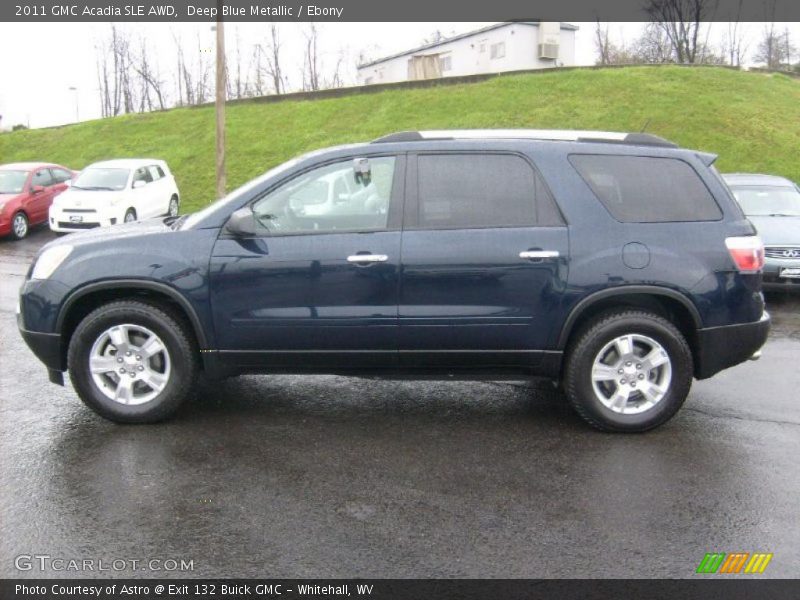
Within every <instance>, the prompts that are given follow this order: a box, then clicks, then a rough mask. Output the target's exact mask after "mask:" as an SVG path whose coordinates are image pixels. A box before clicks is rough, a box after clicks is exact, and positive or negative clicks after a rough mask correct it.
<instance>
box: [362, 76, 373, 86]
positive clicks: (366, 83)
mask: <svg viewBox="0 0 800 600" xmlns="http://www.w3.org/2000/svg"><path fill="white" fill-rule="evenodd" d="M371 83H372V77H367V78H366V79H365V80H364V85H370V84H371Z"/></svg>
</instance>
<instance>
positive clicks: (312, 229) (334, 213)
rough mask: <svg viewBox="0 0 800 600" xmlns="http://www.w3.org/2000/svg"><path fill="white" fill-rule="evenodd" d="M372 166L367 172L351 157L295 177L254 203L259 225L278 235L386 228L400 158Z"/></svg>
mask: <svg viewBox="0 0 800 600" xmlns="http://www.w3.org/2000/svg"><path fill="white" fill-rule="evenodd" d="M358 160H359V161H364V159H358ZM360 164H362V165H363V162H362V163H360ZM368 165H369V168H368V170H367V171H366V172H365V171H364V169H360V168H356V163H355V162H354V161H353V160H347V161H342V162H337V163H334V164H331V165H326V166H324V167H320V168H317V169H313V170H312V171H308V172H306V173H304V174H302V175H299V176H298V177H295V178H294V179H292V180H291V181H289V182H288V183H285V184H284V185H282V186H280V187H279V188H278V189H276V190H274V191H272V192H270V193H269V194H267V195H266V196H264V197H263V198H262V199H260V200H258V201H257V202H256V203H255V204H254V205H253V212H254V213H255V217H256V222H257V224H258V226H259V227H260V228H262V229H263V230H264V232H265V233H272V234H293V233H317V232H318V233H330V232H335V231H379V230H382V229H386V227H387V224H388V219H389V203H390V200H391V195H392V185H393V182H394V171H395V158H394V157H378V158H370V159H368Z"/></svg>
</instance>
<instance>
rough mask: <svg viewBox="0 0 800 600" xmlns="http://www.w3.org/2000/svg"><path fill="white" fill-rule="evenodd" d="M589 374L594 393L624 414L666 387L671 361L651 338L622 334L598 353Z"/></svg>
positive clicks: (651, 402)
mask: <svg viewBox="0 0 800 600" xmlns="http://www.w3.org/2000/svg"><path fill="white" fill-rule="evenodd" d="M591 377H592V388H593V390H594V394H595V396H596V397H597V399H598V400H599V401H600V402H601V403H602V404H603V405H604V406H605V407H606V408H608V409H610V410H612V411H614V412H615V413H619V414H624V415H632V414H640V413H643V412H645V411H647V410H650V409H651V408H653V407H654V406H655V405H656V404H658V403H659V402H660V401H661V400H662V399H663V398H664V396H665V395H666V394H667V392H668V391H669V386H670V383H671V381H672V363H671V361H670V358H669V355H668V354H667V351H666V350H665V349H664V347H663V346H662V345H661V344H659V343H658V342H657V341H655V340H654V339H653V338H651V337H648V336H645V335H639V334H629V335H622V336H619V337H617V338H615V339H613V340H611V341H610V342H609V343H607V344H606V345H605V346H603V348H602V349H601V350H600V352H598V353H597V356H596V357H595V359H594V363H593V365H592V373H591Z"/></svg>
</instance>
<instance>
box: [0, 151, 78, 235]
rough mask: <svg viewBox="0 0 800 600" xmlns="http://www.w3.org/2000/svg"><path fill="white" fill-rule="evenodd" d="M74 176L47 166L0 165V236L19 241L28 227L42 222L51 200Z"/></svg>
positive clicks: (57, 168)
mask: <svg viewBox="0 0 800 600" xmlns="http://www.w3.org/2000/svg"><path fill="white" fill-rule="evenodd" d="M74 175H75V173H74V172H73V171H71V170H70V169H68V168H66V167H62V166H61V165H53V164H49V163H12V164H10V165H0V236H5V235H11V236H12V237H13V238H16V239H18V240H21V239H22V238H24V237H25V236H26V235H28V229H29V228H30V226H31V225H36V224H38V223H44V222H46V221H47V213H48V211H49V210H50V205H51V204H52V203H53V198H54V197H55V196H56V195H57V194H59V193H61V192H63V191H64V190H65V189H66V188H67V184H66V183H65V182H67V181H69V180H71V179H72V178H73V177H74Z"/></svg>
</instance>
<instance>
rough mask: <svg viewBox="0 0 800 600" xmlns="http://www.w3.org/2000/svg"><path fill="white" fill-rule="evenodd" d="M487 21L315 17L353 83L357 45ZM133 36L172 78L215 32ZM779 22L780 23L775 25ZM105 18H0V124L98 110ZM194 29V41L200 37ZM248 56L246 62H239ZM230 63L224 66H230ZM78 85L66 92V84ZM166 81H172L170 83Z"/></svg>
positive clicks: (586, 33)
mask: <svg viewBox="0 0 800 600" xmlns="http://www.w3.org/2000/svg"><path fill="white" fill-rule="evenodd" d="M488 24H489V23H325V24H319V25H318V28H319V30H320V49H321V53H322V58H323V70H325V66H326V65H327V66H328V67H330V66H331V65H332V64H333V63H335V62H336V59H337V57H338V56H339V55H343V56H344V61H343V67H344V73H343V75H344V77H345V82H346V83H347V84H349V85H352V84H353V83H355V64H356V62H357V59H358V56H359V54H360V53H361V52H365V53H366V54H367V55H368V56H369V57H371V58H377V57H380V56H384V55H387V54H392V53H394V52H399V51H402V50H406V49H409V48H413V47H415V46H418V45H420V44H421V43H422V41H423V39H425V38H426V37H428V36H430V35H431V34H432V33H433V32H434V31H436V30H439V31H441V32H442V33H443V34H445V35H448V36H449V35H451V34H454V33H462V32H466V31H470V30H472V29H477V28H479V27H482V26H485V25H488ZM576 25H578V26H579V27H580V30H579V31H578V35H577V38H576V60H577V64H579V65H591V64H594V62H595V53H594V47H593V34H594V24H593V23H576ZM119 26H120V27H125V28H130V29H131V31H132V33H133V34H134V36H135V37H136V38H137V39H139V37H143V38H144V39H145V40H146V43H147V45H148V47H149V48H150V49H151V50H152V51H151V53H150V54H151V56H155V57H157V60H158V63H159V64H158V66H159V69H160V70H161V72H162V77H164V78H166V76H169V77H171V73H172V72H173V70H174V66H173V64H174V56H175V53H174V42H173V34H176V35H178V36H179V37H181V38H183V39H184V40H186V46H187V48H188V46H189V45H190V41H191V46H192V51H195V52H196V51H200V50H203V51H206V52H209V53H211V56H213V53H212V49H213V44H214V34H213V32H212V31H211V24H210V23H178V24H175V23H148V24H146V25H144V24H136V23H127V24H121V25H119ZM743 26H744V27H745V31H746V32H747V33H748V34H749V38H750V39H751V43H750V51H751V53H752V51H753V50H755V47H756V45H757V40H758V38H759V37H760V36H761V33H762V31H763V29H764V24H762V23H749V24H743ZM786 26H788V27H789V28H790V32H791V34H792V37H793V39H794V40H795V43H800V24H798V23H791V24H786ZM307 27H308V24H305V23H281V24H280V28H281V37H282V43H283V52H284V57H285V60H284V69H285V70H286V71H287V73H288V77H289V84H290V87H291V88H293V89H296V88H298V87H299V85H300V83H301V76H300V72H301V69H302V64H303V51H302V43H303V31H304V29H305V28H307ZM610 27H611V34H612V37H613V38H615V40H616V41H618V42H619V41H622V40H624V41H625V42H631V41H633V39H634V38H636V37H637V35H638V33H639V31H640V30H641V27H642V24H639V23H612V24H610ZM780 27H781V28H783V27H784V24H780ZM726 28H727V24H725V23H716V24H714V25H713V28H712V31H711V34H710V41H711V42H712V43H716V42H717V41H719V40H721V38H722V36H723V35H724V32H725V30H726ZM108 29H109V24H107V23H70V24H60V23H36V24H33V23H24V24H10V23H0V115H2V116H3V120H2V123H1V124H2V126H3V127H5V128H8V127H10V126H12V125H14V124H17V123H23V124H30V126H31V127H43V126H48V125H58V124H62V123H68V122H73V121H75V118H76V100H77V112H78V113H79V116H80V120H87V119H94V118H98V117H99V116H100V108H99V94H98V91H97V87H98V85H97V78H96V71H95V49H94V46H95V42H96V40H97V39H99V38H102V37H103V36H104V35H105V34H106V33H107V31H108ZM237 31H238V37H239V39H240V45H241V54H242V56H243V57H249V56H250V55H251V54H252V52H253V47H254V44H256V43H258V42H260V41H261V42H263V39H264V37H265V35H266V32H267V25H266V24H264V23H238V24H235V23H230V24H228V25H227V28H226V37H227V39H226V46H227V50H228V54H229V56H230V55H231V53H232V52H234V50H235V44H236V37H237ZM198 36H199V40H198ZM243 62H246V61H243ZM229 68H230V65H229ZM71 87H73V88H77V91H70V89H69V88H71ZM170 88H171V86H170Z"/></svg>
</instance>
